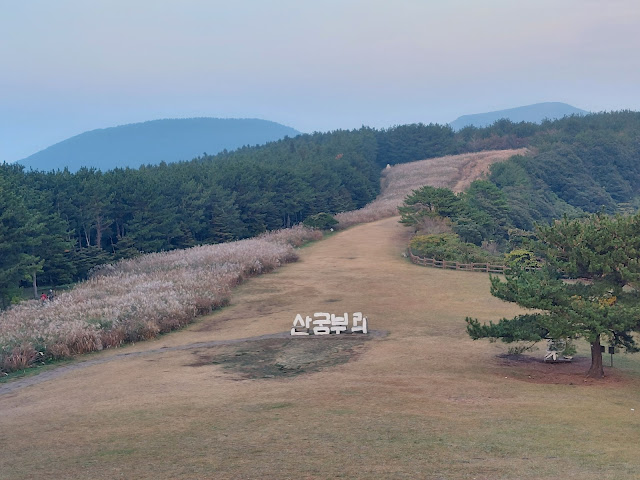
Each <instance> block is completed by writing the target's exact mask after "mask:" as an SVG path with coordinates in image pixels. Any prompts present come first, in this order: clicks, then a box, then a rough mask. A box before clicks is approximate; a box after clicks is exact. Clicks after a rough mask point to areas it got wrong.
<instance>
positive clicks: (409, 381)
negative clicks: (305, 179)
mask: <svg viewBox="0 0 640 480" xmlns="http://www.w3.org/2000/svg"><path fill="white" fill-rule="evenodd" d="M407 235H408V232H407V229H404V228H403V227H402V226H400V225H398V223H397V219H394V218H391V219H386V220H381V221H378V222H375V223H371V224H365V225H361V226H357V227H354V228H352V229H349V230H346V231H343V232H340V233H338V234H336V235H334V236H332V237H330V238H328V239H326V240H324V241H321V242H318V243H316V244H313V245H311V246H310V247H307V248H305V249H303V250H301V260H300V262H298V263H296V264H291V265H288V266H286V267H284V268H282V269H280V270H278V271H276V272H274V273H271V274H268V275H264V276H261V277H257V278H254V279H251V280H250V281H249V282H247V283H246V284H244V285H243V286H241V287H240V288H239V289H238V290H237V291H236V292H235V293H234V296H233V300H232V302H233V303H232V305H231V306H229V307H227V308H225V309H224V310H222V311H220V312H218V313H216V314H214V315H211V316H209V317H206V318H203V319H202V320H201V321H199V322H198V323H196V324H193V325H191V326H190V327H188V328H187V329H185V330H183V331H180V332H176V333H173V334H170V335H167V336H164V337H162V338H159V339H157V340H154V341H150V342H146V343H142V344H136V345H132V346H128V347H126V348H123V349H118V350H114V351H110V352H102V353H99V354H97V355H95V356H94V357H92V358H91V361H94V360H95V361H96V363H95V364H92V365H87V364H85V365H84V366H83V368H75V369H70V370H67V371H64V370H62V371H61V373H60V374H59V375H57V376H56V377H55V378H53V377H51V378H49V379H45V380H44V381H39V382H37V383H34V384H32V385H30V386H25V387H24V388H19V389H14V390H13V391H10V392H7V393H5V394H4V395H0V412H2V413H1V415H0V432H2V435H0V452H2V453H1V454H0V479H4V478H11V479H31V478H37V477H41V476H45V475H46V476H49V477H54V478H57V479H67V478H68V479H72V478H94V479H102V478H104V479H107V478H108V479H112V478H138V479H145V478H153V479H158V478H163V479H181V478H184V479H192V478H198V479H209V478H211V479H214V478H215V479H226V478H230V479H231V478H234V479H235V478H237V479H251V478H267V479H288V478H290V479H302V478H314V479H315V478H336V477H344V478H431V479H435V478H447V479H458V478H477V479H489V478H491V479H493V478H523V479H533V478H536V479H544V478H556V476H557V473H558V472H559V471H567V470H566V469H567V468H569V469H571V470H570V471H571V472H572V474H575V475H577V476H576V477H575V478H586V479H591V478H594V479H595V478H614V477H606V476H604V473H606V472H607V471H608V470H607V469H610V468H611V465H612V464H615V465H618V466H619V468H617V469H616V474H617V475H616V476H615V478H619V479H631V478H635V477H634V476H633V475H635V472H636V471H637V470H636V469H637V468H638V467H640V463H639V461H638V459H637V451H636V445H637V444H638V443H639V442H640V429H639V428H637V425H638V424H637V421H635V420H634V421H631V422H629V421H626V422H623V421H622V418H623V417H622V415H623V414H627V415H628V413H629V411H630V410H629V406H630V405H632V404H633V402H637V401H638V400H639V399H638V393H637V384H633V385H631V386H629V387H627V386H625V385H623V386H622V387H620V389H616V390H613V389H607V391H604V390H601V389H596V388H592V389H589V387H584V386H580V387H576V386H566V385H561V386H558V385H543V384H536V383H532V382H531V381H530V380H531V379H530V378H522V376H523V375H524V374H523V373H522V370H521V369H519V367H518V366H512V365H506V366H505V365H502V364H501V361H500V359H498V358H497V357H496V354H498V353H500V352H502V351H504V348H503V347H502V346H500V345H496V344H490V343H487V342H473V341H471V340H470V339H469V338H468V336H467V335H466V333H465V327H464V325H465V324H464V317H465V316H466V315H473V316H475V317H478V318H480V319H484V320H488V319H496V318H499V317H501V316H509V315H513V314H515V313H516V312H517V309H516V308H515V307H514V306H512V305H510V304H505V303H502V302H500V301H499V300H497V299H495V298H493V297H491V296H490V295H488V290H489V279H488V277H487V276H486V275H484V274H481V273H460V272H454V271H442V270H437V269H427V268H421V267H417V266H415V265H412V264H410V263H409V262H408V261H407V260H406V259H404V258H403V257H402V252H403V251H404V248H405V246H406V241H407ZM317 311H328V312H331V313H342V312H349V313H352V312H355V311H362V312H364V313H365V315H367V316H368V317H369V320H370V324H371V328H373V329H375V330H382V331H386V332H388V335H387V336H386V337H384V338H372V339H371V340H369V341H368V342H366V343H363V344H362V345H360V346H356V347H357V348H356V347H354V349H352V350H349V352H352V353H351V354H352V359H351V361H349V362H347V363H344V362H343V363H335V364H333V366H326V367H323V368H320V370H319V371H316V372H315V373H308V374H302V375H298V376H295V377H291V378H279V377H277V376H275V377H274V376H273V375H271V376H267V377H268V378H253V379H245V378H246V377H243V376H242V375H238V374H237V373H236V372H234V371H233V370H230V369H227V368H225V367H224V365H222V364H216V363H214V362H213V361H211V359H215V358H221V357H224V358H229V357H231V356H234V355H244V354H245V353H246V352H247V351H250V350H251V348H252V347H251V346H250V345H248V344H247V342H243V341H242V339H246V338H249V337H260V336H269V338H271V337H277V336H278V335H281V334H282V333H283V332H287V331H288V329H289V328H290V326H291V323H292V321H293V318H294V316H295V314H297V313H301V314H303V315H306V314H313V312H317ZM265 338H266V337H265ZM328 344H330V343H328ZM241 345H244V347H243V348H244V350H240V349H239V348H240V346H241ZM236 348H238V350H234V349H236ZM335 350H336V352H337V350H338V348H337V347H336V349H335ZM343 351H344V350H343ZM234 352H235V353H234ZM272 353H273V352H272ZM338 353H339V352H338ZM315 354H317V352H316V353H314V355H315ZM274 355H276V357H277V352H276V353H275V354H274ZM297 355H300V353H299V351H298V353H297ZM255 358H258V360H256V361H257V362H259V361H260V359H259V357H255ZM107 359H108V361H107ZM290 360H291V358H275V361H276V362H278V364H280V365H286V364H288V362H289V363H290ZM297 360H300V359H297ZM507 377H508V378H507ZM521 380H525V381H521ZM603 405H608V407H607V410H606V411H607V415H604V416H603V415H602V414H603ZM638 410H640V408H638ZM618 414H619V415H620V417H618V416H617V415H618ZM584 418H590V419H592V420H591V421H590V424H589V425H588V426H586V425H585V422H584ZM600 419H601V420H600ZM627 420H628V419H627ZM598 422H599V423H598ZM594 423H597V425H594ZM600 427H601V428H602V430H603V431H604V430H605V429H606V428H608V429H609V430H608V432H609V433H611V435H610V436H609V439H608V442H609V444H608V445H609V447H608V450H607V452H609V453H606V454H605V456H604V457H603V456H590V455H591V454H592V452H594V451H600V447H601V445H600V440H598V438H596V437H594V440H593V441H591V440H589V438H590V437H591V436H590V435H588V431H589V430H588V429H589V428H600ZM576 438H579V439H580V441H581V442H582V443H576ZM614 452H615V455H614Z"/></svg>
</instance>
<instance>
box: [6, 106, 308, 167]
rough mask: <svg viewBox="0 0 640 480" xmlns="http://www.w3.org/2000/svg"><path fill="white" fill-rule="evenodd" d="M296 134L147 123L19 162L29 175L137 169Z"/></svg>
mask: <svg viewBox="0 0 640 480" xmlns="http://www.w3.org/2000/svg"><path fill="white" fill-rule="evenodd" d="M299 133H300V132H298V131H297V130H295V129H293V128H290V127H286V126H284V125H281V124H279V123H275V122H270V121H267V120H258V119H253V118H252V119H231V118H182V119H164V120H152V121H149V122H143V123H132V124H128V125H121V126H118V127H111V128H102V129H98V130H91V131H89V132H85V133H81V134H80V135H76V136H74V137H71V138H69V139H67V140H64V141H62V142H60V143H56V144H55V145H52V146H50V147H48V148H45V149H44V150H41V151H39V152H37V153H34V154H33V155H31V156H29V157H27V158H25V159H23V160H20V161H19V162H18V163H20V164H22V165H25V166H26V167H30V168H32V169H34V170H43V171H49V170H57V169H61V170H62V169H64V168H65V167H67V168H69V170H70V171H72V172H75V171H77V170H79V169H80V168H81V167H95V168H98V169H100V170H102V171H106V170H111V169H114V168H124V167H130V168H137V167H139V166H140V165H146V164H158V163H160V162H167V163H170V162H175V161H179V160H191V159H192V158H195V157H197V156H199V155H202V154H203V153H204V152H206V153H208V154H216V153H218V152H221V151H223V150H225V149H226V150H234V149H236V148H239V147H242V146H245V145H261V144H264V143H267V142H271V141H274V140H279V139H281V138H284V137H285V136H290V137H295V136H296V135H298V134H299Z"/></svg>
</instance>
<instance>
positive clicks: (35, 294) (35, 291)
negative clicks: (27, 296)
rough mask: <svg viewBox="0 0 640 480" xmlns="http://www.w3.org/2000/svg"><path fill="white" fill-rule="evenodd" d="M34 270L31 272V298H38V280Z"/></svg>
mask: <svg viewBox="0 0 640 480" xmlns="http://www.w3.org/2000/svg"><path fill="white" fill-rule="evenodd" d="M36 273H37V272H36V271H35V270H34V272H33V298H35V299H36V300H38V281H37V277H36Z"/></svg>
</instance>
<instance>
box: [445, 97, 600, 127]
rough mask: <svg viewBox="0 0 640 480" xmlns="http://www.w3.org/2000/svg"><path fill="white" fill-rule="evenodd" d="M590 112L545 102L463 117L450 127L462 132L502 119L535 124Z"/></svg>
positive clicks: (564, 104)
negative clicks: (467, 127) (470, 126)
mask: <svg viewBox="0 0 640 480" xmlns="http://www.w3.org/2000/svg"><path fill="white" fill-rule="evenodd" d="M588 113H589V112H587V111H586V110H581V109H579V108H576V107H572V106H571V105H568V104H566V103H561V102H545V103H536V104H534V105H527V106H525V107H517V108H509V109H507V110H498V111H495V112H487V113H476V114H473V115H463V116H461V117H458V118H457V119H455V120H454V121H453V122H451V123H450V124H449V125H451V127H452V128H453V129H454V130H460V129H461V128H464V127H466V126H467V125H473V126H474V127H487V126H489V125H491V124H492V123H494V122H495V121H496V120H500V119H501V118H508V119H509V120H511V121H512V122H515V123H518V122H533V123H540V122H542V121H543V120H544V119H545V118H548V119H549V120H555V119H557V118H562V117H564V116H567V115H586V114H588Z"/></svg>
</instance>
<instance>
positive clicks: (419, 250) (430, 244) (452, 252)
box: [409, 233, 501, 263]
mask: <svg viewBox="0 0 640 480" xmlns="http://www.w3.org/2000/svg"><path fill="white" fill-rule="evenodd" d="M409 248H411V251H412V252H413V254H414V255H418V256H420V257H425V258H433V259H436V260H447V261H452V262H460V263H487V262H488V263H493V262H496V263H500V262H501V259H500V258H498V257H495V256H493V255H490V254H489V253H488V252H487V251H485V250H483V249H481V248H480V247H478V246H477V245H474V244H472V243H465V242H463V241H461V240H460V238H459V237H458V236H457V235H455V234H453V233H440V234H435V235H416V236H415V237H413V238H412V239H411V242H410V243H409Z"/></svg>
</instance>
